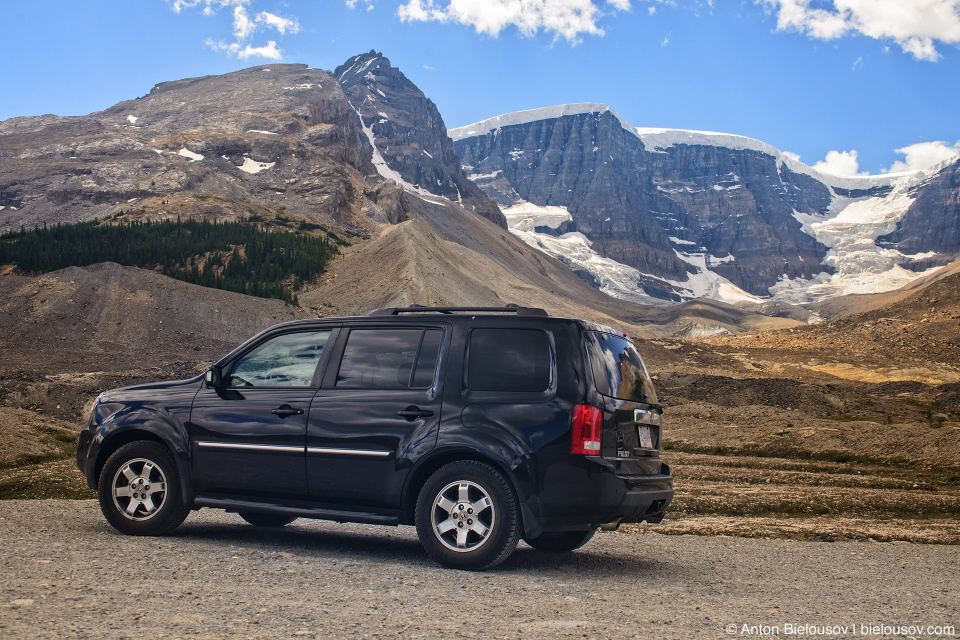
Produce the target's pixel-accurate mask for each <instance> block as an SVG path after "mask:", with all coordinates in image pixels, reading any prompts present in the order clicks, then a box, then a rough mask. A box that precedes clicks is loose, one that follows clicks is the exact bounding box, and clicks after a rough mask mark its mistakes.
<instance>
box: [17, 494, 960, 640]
mask: <svg viewBox="0 0 960 640" xmlns="http://www.w3.org/2000/svg"><path fill="white" fill-rule="evenodd" d="M958 575H960V554H958V553H957V550H956V547H952V546H940V545H917V544H908V543H873V542H863V543H861V542H842V543H823V542H801V541H789V540H756V539H742V538H727V537H706V536H690V535H684V536H667V535H660V534H655V533H636V531H631V532H618V533H600V534H598V535H597V536H596V537H595V538H594V540H593V541H592V542H591V543H590V544H589V545H587V546H586V547H585V548H583V549H581V550H580V551H578V552H575V553H571V554H564V555H552V554H546V553H542V552H538V551H535V550H533V549H531V548H529V547H527V546H526V545H524V544H521V545H520V547H519V548H518V549H517V551H516V553H515V554H514V555H513V556H512V557H511V558H510V559H509V560H508V561H507V562H506V563H504V564H503V565H501V566H500V567H499V568H497V569H495V570H493V571H489V572H486V573H467V572H460V571H452V570H448V569H442V568H440V567H438V566H437V565H435V564H434V563H433V562H432V561H430V560H429V559H428V558H427V557H426V555H425V554H424V552H423V551H422V550H421V548H420V545H419V543H418V542H417V540H416V536H415V534H414V531H413V529H412V528H411V527H399V528H389V527H375V526H363V525H338V524H335V523H328V522H319V521H308V520H302V519H301V520H298V521H296V522H295V523H294V524H292V525H290V526H288V527H286V528H284V529H282V530H264V529H258V528H255V527H252V526H250V525H247V524H245V523H244V522H243V521H242V520H241V519H240V518H239V517H238V516H236V515H234V514H227V513H224V512H221V511H211V510H207V509H205V510H203V511H200V512H198V513H193V514H191V515H190V517H188V518H187V521H186V522H185V523H184V524H183V525H182V526H181V527H180V528H179V529H177V530H176V531H175V532H174V534H173V535H171V536H167V537H164V538H135V537H127V536H123V535H120V534H118V533H116V532H115V531H114V530H113V529H112V528H110V526H109V525H107V523H106V522H105V521H104V520H103V518H102V516H101V515H100V511H99V508H98V506H97V504H96V503H95V502H93V501H66V500H10V501H3V502H0V638H5V639H6V638H351V639H352V638H375V637H379V638H384V637H386V638H390V637H403V638H405V639H406V638H440V637H443V638H452V637H481V638H483V637H496V638H523V639H524V640H526V639H527V638H559V637H577V638H583V637H586V638H683V639H686V638H730V637H751V638H761V637H780V638H782V637H791V636H794V637H817V638H830V637H854V636H856V637H870V638H884V637H957V634H958V633H960V586H958V584H957V576H958ZM729 625H733V627H735V628H734V629H731V631H733V633H730V632H729V631H728V630H727V628H728V626H729ZM790 625H793V626H790ZM805 625H810V626H809V627H807V626H805ZM844 625H845V626H847V627H848V628H847V629H846V634H844V633H842V629H841V628H838V629H826V628H824V627H825V626H834V627H843V626H844ZM851 625H854V627H855V628H853V629H850V628H849V627H850V626H851ZM878 625H880V626H882V625H886V626H887V627H888V629H883V628H879V629H877V628H873V627H875V626H878ZM911 625H920V626H922V627H927V626H936V625H953V626H954V627H955V630H954V632H953V635H952V636H951V635H950V634H949V633H946V632H943V630H941V633H940V634H938V633H936V631H937V630H936V629H933V630H932V631H934V633H927V629H925V628H924V629H922V630H921V631H922V632H921V633H916V632H913V631H912V630H910V629H908V628H906V627H909V626H911ZM818 626H819V628H817V627H818ZM758 627H765V628H758ZM898 627H900V628H898ZM799 631H804V632H805V633H802V634H801V633H799ZM874 632H876V633H874Z"/></svg>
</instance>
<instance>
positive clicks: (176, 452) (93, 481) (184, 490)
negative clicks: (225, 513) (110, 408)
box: [84, 407, 193, 504]
mask: <svg viewBox="0 0 960 640" xmlns="http://www.w3.org/2000/svg"><path fill="white" fill-rule="evenodd" d="M137 440H153V441H155V442H160V443H161V444H163V445H164V446H166V447H167V448H168V449H169V450H170V453H171V454H172V455H173V458H174V461H175V462H176V463H177V474H178V475H179V477H180V487H181V495H183V497H184V502H185V503H186V504H192V502H193V494H192V491H190V482H189V477H188V476H187V473H188V470H189V468H190V465H189V456H190V440H189V437H188V436H187V431H186V428H185V427H184V425H183V423H182V422H181V421H180V420H177V419H176V417H175V416H173V415H171V414H169V413H168V412H166V411H162V410H157V409H154V408H148V407H141V408H136V409H122V410H121V411H119V412H117V413H115V414H112V415H111V416H109V417H108V418H107V419H106V420H104V421H103V422H102V423H101V424H100V426H99V427H98V428H97V430H96V432H95V433H94V434H93V439H92V440H91V442H90V446H89V449H88V451H87V461H86V469H85V473H84V475H85V476H86V478H87V485H88V486H90V488H92V489H96V488H97V486H98V484H99V481H100V477H99V476H100V470H101V469H103V465H104V464H106V462H107V459H108V458H109V457H110V456H111V455H113V453H114V452H115V451H116V450H117V449H119V448H120V447H122V446H123V445H125V444H127V443H129V442H135V441H137Z"/></svg>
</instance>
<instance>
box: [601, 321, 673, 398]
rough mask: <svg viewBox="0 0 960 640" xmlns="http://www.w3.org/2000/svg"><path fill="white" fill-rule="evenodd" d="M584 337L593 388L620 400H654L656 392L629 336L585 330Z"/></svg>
mask: <svg viewBox="0 0 960 640" xmlns="http://www.w3.org/2000/svg"><path fill="white" fill-rule="evenodd" d="M584 341H585V343H586V347H587V355H588V356H589V358H590V364H591V368H592V370H593V380H594V384H595V385H596V387H597V391H599V392H600V393H602V394H603V395H605V396H610V397H613V398H619V399H621V400H633V401H636V402H645V403H648V404H656V403H657V392H656V390H655V389H654V388H653V383H652V382H651V381H650V376H649V375H647V369H646V367H645V366H644V365H643V360H641V359H640V354H639V353H637V350H636V348H634V346H633V344H631V342H630V341H629V340H627V339H626V338H623V337H620V336H617V335H613V334H611V333H601V332H599V331H587V332H585V333H584Z"/></svg>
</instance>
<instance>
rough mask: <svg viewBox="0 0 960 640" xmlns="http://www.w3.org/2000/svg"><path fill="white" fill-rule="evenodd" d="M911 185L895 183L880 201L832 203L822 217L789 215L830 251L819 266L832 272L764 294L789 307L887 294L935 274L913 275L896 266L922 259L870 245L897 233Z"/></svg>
mask: <svg viewBox="0 0 960 640" xmlns="http://www.w3.org/2000/svg"><path fill="white" fill-rule="evenodd" d="M916 184H917V181H916V179H911V178H901V179H900V181H899V182H897V183H896V185H895V186H894V190H893V191H892V192H891V193H889V194H888V195H887V196H885V197H873V198H861V199H850V198H837V199H836V200H835V201H834V202H833V203H832V204H831V207H830V210H829V211H828V212H827V214H826V215H824V216H818V215H811V214H804V213H799V212H797V211H794V214H793V217H794V218H796V220H797V221H798V222H800V224H801V225H802V227H801V228H802V230H803V231H804V232H805V233H807V234H809V235H811V236H813V237H814V238H816V239H817V240H819V241H820V242H821V243H823V244H824V245H826V246H827V247H830V251H828V252H827V255H826V257H825V258H824V260H823V263H824V264H826V265H829V266H831V267H833V268H834V269H835V270H836V272H835V273H834V274H833V275H829V274H827V273H822V274H820V275H819V276H817V277H816V278H813V279H809V280H806V279H797V280H790V279H783V280H781V281H780V282H779V283H777V284H776V285H774V286H773V287H771V288H770V293H771V294H773V296H774V297H775V298H776V299H779V300H783V301H785V302H791V303H794V304H798V303H804V302H815V301H817V300H823V299H824V298H829V297H833V296H839V295H847V294H851V293H877V292H880V291H889V290H891V289H896V288H898V287H901V286H903V285H905V284H907V283H909V282H911V281H913V280H916V279H917V278H920V277H922V276H924V275H926V274H927V273H930V272H932V271H935V270H936V269H935V268H933V269H929V270H928V271H925V272H922V273H917V272H914V271H910V270H909V269H905V268H903V267H902V266H901V265H902V264H903V263H905V262H908V261H910V260H916V259H921V258H924V257H929V255H928V254H924V255H904V254H902V253H901V252H900V251H897V250H896V249H887V248H883V247H878V246H877V244H876V241H877V238H879V237H880V236H882V235H886V234H888V233H891V232H893V231H894V230H895V229H896V228H897V223H898V222H899V221H900V220H901V219H902V218H903V216H904V214H905V213H906V212H907V209H909V208H910V205H911V204H913V201H914V196H913V195H912V188H913V187H914V186H916ZM835 205H836V206H835Z"/></svg>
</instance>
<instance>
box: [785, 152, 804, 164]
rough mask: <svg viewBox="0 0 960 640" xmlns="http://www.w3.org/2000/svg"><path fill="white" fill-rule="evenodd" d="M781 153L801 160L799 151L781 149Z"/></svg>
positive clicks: (792, 158)
mask: <svg viewBox="0 0 960 640" xmlns="http://www.w3.org/2000/svg"><path fill="white" fill-rule="evenodd" d="M780 153H781V154H783V155H785V156H787V157H788V158H790V159H791V160H797V161H798V162H799V160H800V154H799V153H794V152H793V151H781V152H780Z"/></svg>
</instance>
